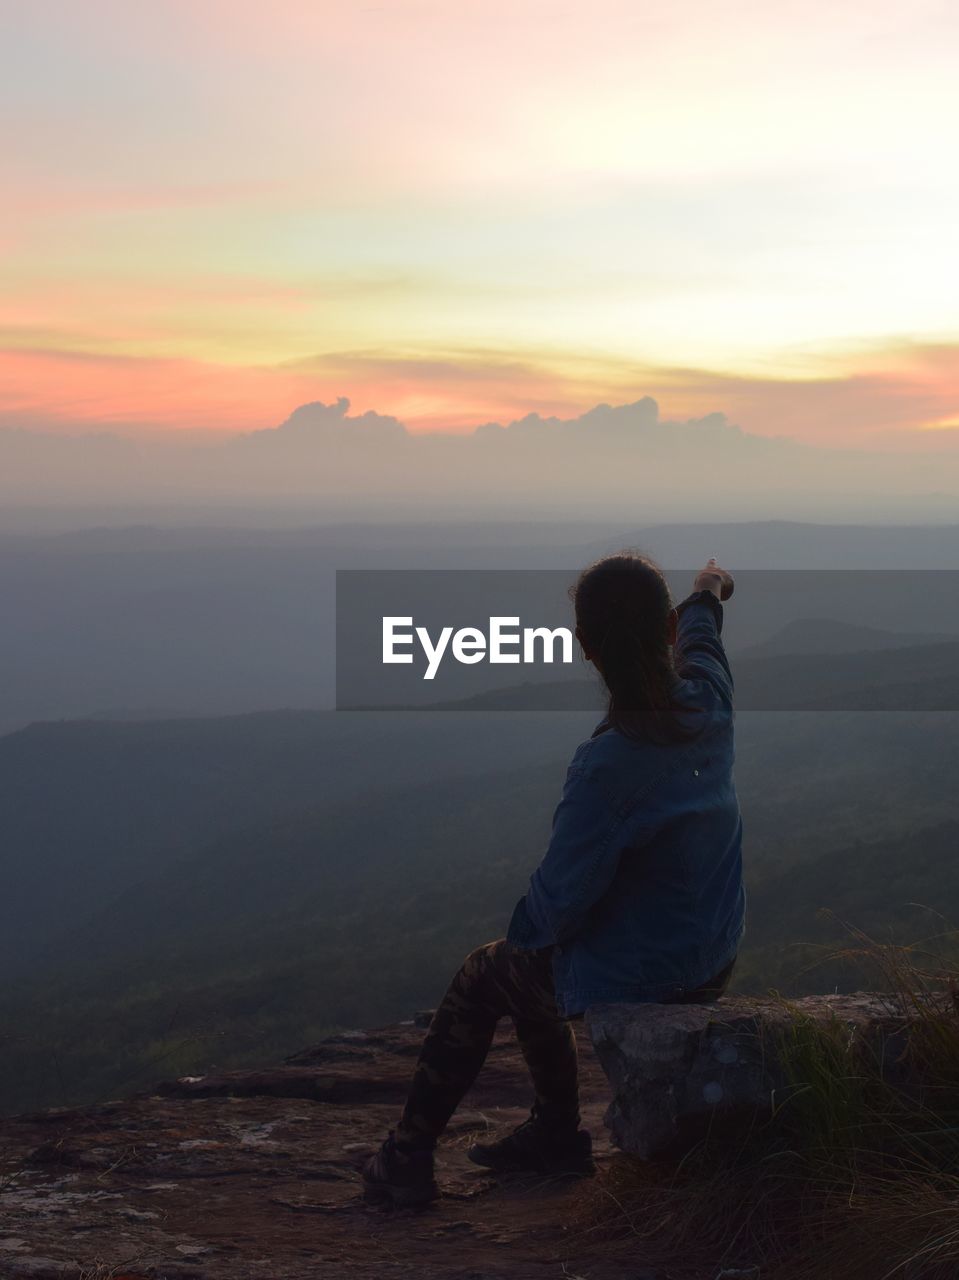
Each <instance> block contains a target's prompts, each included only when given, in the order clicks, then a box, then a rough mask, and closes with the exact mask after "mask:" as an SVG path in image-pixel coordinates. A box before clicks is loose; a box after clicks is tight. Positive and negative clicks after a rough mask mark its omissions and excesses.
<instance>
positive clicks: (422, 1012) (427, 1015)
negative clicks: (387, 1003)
mask: <svg viewBox="0 0 959 1280" xmlns="http://www.w3.org/2000/svg"><path fill="white" fill-rule="evenodd" d="M435 1012H436V1010H435V1009H418V1010H417V1012H416V1013H414V1014H413V1026H414V1027H421V1028H423V1027H428V1026H429V1025H430V1023H431V1022H432V1021H433V1014H434V1013H435Z"/></svg>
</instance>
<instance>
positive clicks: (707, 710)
mask: <svg viewBox="0 0 959 1280" xmlns="http://www.w3.org/2000/svg"><path fill="white" fill-rule="evenodd" d="M732 589H733V583H732V578H731V576H730V575H729V574H728V573H727V572H726V571H725V570H723V569H720V568H719V567H718V565H717V564H716V562H715V560H710V562H709V564H708V565H707V567H706V568H705V569H704V570H703V571H702V572H701V573H699V574H698V575H697V577H696V579H695V582H694V584H693V593H692V594H691V595H690V596H688V597H687V599H685V600H684V601H682V603H681V604H679V605H678V606H677V607H673V604H672V601H671V599H670V593H669V587H668V585H667V583H666V579H665V577H664V576H663V574H662V572H661V571H660V570H659V569H658V568H657V567H656V566H655V565H654V564H652V563H651V562H650V561H649V560H648V559H646V558H645V557H643V556H640V555H636V554H632V553H623V554H620V555H614V556H609V557H607V558H606V559H603V560H600V561H598V562H597V563H596V564H594V565H592V566H591V567H590V568H588V569H586V570H584V571H583V573H582V574H581V575H580V577H579V580H578V582H577V583H576V586H575V588H574V589H573V593H572V594H573V602H574V607H575V614H576V637H577V639H578V641H579V643H580V645H581V646H582V650H583V655H584V657H585V658H586V659H587V660H589V661H590V662H592V663H593V665H594V666H595V667H596V670H597V671H598V672H599V674H600V676H601V677H602V679H603V681H604V683H605V686H606V689H607V691H608V694H609V702H608V708H607V712H606V715H605V717H604V719H603V720H602V721H601V722H600V724H599V725H598V726H597V727H596V729H595V730H594V732H593V734H592V736H591V737H590V738H589V739H588V740H587V741H586V742H583V743H581V744H580V746H579V747H577V749H576V752H575V754H574V755H573V759H572V762H571V764H570V766H569V770H568V773H567V775H566V783H565V786H564V788H563V793H562V799H561V800H560V802H559V805H558V807H557V809H556V812H555V815H554V818H553V829H552V836H551V838H550V842H549V846H548V848H547V850H546V853H545V855H544V857H543V859H542V861H541V863H540V865H539V866H538V868H537V869H536V871H535V872H534V873H533V875H532V876H531V878H530V883H529V889H528V890H527V892H526V894H525V896H524V897H523V898H521V899H520V901H519V903H518V904H517V906H516V909H515V911H514V912H513V917H512V919H511V921H510V924H509V928H508V931H507V934H506V937H505V938H504V939H500V940H499V941H498V942H490V943H487V944H486V945H485V946H482V947H479V948H478V949H477V950H476V951H473V952H472V953H471V954H470V955H469V956H467V958H466V960H465V961H464V963H463V966H462V968H461V969H460V970H459V972H458V973H457V974H456V976H455V977H454V978H453V981H452V982H451V984H450V986H449V989H448V991H447V993H446V995H445V996H444V997H443V1001H442V1003H441V1004H440V1006H439V1008H438V1009H437V1010H436V1013H435V1015H434V1016H433V1021H432V1023H431V1025H430V1028H429V1031H428V1033H427V1035H426V1039H425V1041H424V1044H423V1048H422V1051H421V1054H420V1058H419V1061H418V1063H417V1066H416V1070H415V1073H414V1075H413V1080H412V1084H411V1088H410V1093H409V1097H408V1099H407V1102H406V1107H405V1109H404V1111H403V1115H402V1118H401V1120H400V1122H399V1125H398V1126H397V1128H396V1129H395V1130H394V1131H391V1133H390V1136H389V1138H388V1139H387V1140H386V1142H384V1143H383V1146H382V1147H381V1149H380V1150H379V1151H378V1152H377V1154H376V1155H374V1156H373V1157H371V1159H370V1160H369V1161H368V1162H367V1164H366V1167H365V1169H364V1171H363V1178H364V1183H365V1187H366V1195H367V1198H368V1199H371V1200H379V1199H383V1200H391V1201H393V1202H395V1203H397V1204H422V1203H425V1202H427V1201H429V1200H432V1199H434V1198H435V1197H436V1196H437V1195H438V1190H437V1186H436V1181H435V1178H434V1172H433V1149H434V1147H435V1145H436V1140H437V1138H438V1137H439V1136H440V1134H441V1133H442V1132H443V1130H444V1128H445V1126H446V1124H447V1122H448V1121H449V1119H450V1117H451V1116H452V1114H453V1112H454V1111H455V1109H456V1107H457V1106H458V1104H459V1102H460V1100H461V1099H462V1097H463V1095H464V1094H465V1093H466V1092H467V1090H468V1089H469V1088H470V1086H471V1085H472V1083H473V1081H474V1080H475V1079H476V1076H477V1074H478V1073H479V1070H480V1068H481V1066H482V1065H483V1062H484V1060H485V1058H486V1054H487V1052H488V1051H489V1047H490V1044H491V1043H492V1040H493V1034H494V1032H495V1030H496V1024H497V1022H498V1021H499V1019H500V1018H503V1017H511V1018H512V1019H513V1022H514V1025H515V1028H516V1035H517V1038H518V1040H519V1044H520V1047H521V1049H522V1052H523V1056H524V1058H525V1061H526V1064H527V1066H528V1068H529V1072H530V1075H531V1077H532V1081H533V1086H534V1089H535V1098H536V1100H535V1103H534V1105H533V1108H532V1112H531V1114H530V1117H529V1119H528V1120H526V1121H525V1122H524V1123H523V1124H521V1125H520V1126H519V1127H518V1128H517V1129H516V1130H514V1131H513V1132H512V1133H511V1134H509V1135H508V1136H507V1137H505V1138H503V1139H501V1140H500V1141H499V1142H494V1143H490V1144H477V1145H475V1146H473V1147H472V1148H471V1149H470V1152H469V1155H470V1158H471V1159H472V1160H473V1161H475V1162H476V1163H477V1164H480V1165H484V1166H486V1167H487V1168H490V1169H493V1170H495V1171H498V1172H505V1171H523V1170H529V1171H533V1172H537V1173H541V1174H589V1173H591V1172H593V1171H594V1168H595V1166H594V1165H593V1159H592V1144H591V1140H590V1136H589V1133H588V1132H586V1131H585V1130H582V1129H580V1127H579V1124H580V1115H579V1097H578V1088H577V1072H576V1041H575V1038H574V1035H573V1031H572V1028H571V1027H570V1020H571V1019H574V1018H580V1017H582V1015H583V1012H584V1011H585V1010H586V1008H587V1007H588V1006H590V1005H596V1004H603V1003H612V1002H621V1001H647V1002H648V1001H652V1002H673V1001H686V1002H702V1001H711V1000H715V999H717V998H718V997H719V996H720V995H721V994H722V993H723V991H724V990H725V987H726V984H727V982H728V980H729V977H730V974H731V972H732V968H733V964H734V962H735V958H736V951H737V948H738V946H739V941H740V938H741V936H742V933H743V926H744V911H745V898H744V893H743V886H742V861H741V837H742V822H741V819H740V813H739V803H738V800H737V797H736V791H735V787H734V784H733V681H732V676H731V674H730V670H729V663H728V662H727V659H726V654H725V650H724V648H723V644H722V640H721V639H720V633H721V631H722V622H723V606H722V604H721V601H722V600H724V599H728V598H729V596H730V595H731V594H732Z"/></svg>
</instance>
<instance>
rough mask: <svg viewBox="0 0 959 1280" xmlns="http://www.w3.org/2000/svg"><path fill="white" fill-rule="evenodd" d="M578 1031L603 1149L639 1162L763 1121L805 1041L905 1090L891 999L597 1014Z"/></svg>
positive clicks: (905, 1027) (631, 1007)
mask: <svg viewBox="0 0 959 1280" xmlns="http://www.w3.org/2000/svg"><path fill="white" fill-rule="evenodd" d="M586 1021H587V1026H588V1028H589V1031H590V1035H591V1038H592V1041H593V1045H594V1047H595V1049H596V1052H597V1055H598V1057H599V1059H600V1062H601V1063H602V1065H603V1068H604V1069H605V1071H606V1075H607V1076H608V1078H609V1082H610V1085H611V1086H612V1090H613V1100H612V1103H611V1104H610V1107H609V1110H608V1111H607V1113H606V1117H605V1119H606V1123H607V1125H608V1126H609V1128H610V1131H611V1133H612V1137H613V1142H614V1143H615V1145H616V1146H617V1147H619V1148H621V1149H622V1150H623V1151H627V1152H629V1153H631V1154H632V1155H636V1156H640V1157H641V1158H642V1159H653V1158H658V1157H664V1156H666V1157H668V1156H671V1155H676V1156H678V1155H680V1154H682V1152H683V1151H685V1150H687V1149H688V1148H689V1146H690V1145H691V1144H692V1143H695V1142H697V1141H699V1140H700V1139H701V1138H703V1137H705V1136H706V1134H707V1133H710V1134H713V1135H716V1136H718V1135H720V1134H721V1133H723V1132H724V1131H725V1132H729V1133H735V1132H737V1131H742V1130H743V1129H744V1128H745V1127H746V1126H748V1125H750V1124H752V1123H753V1122H754V1121H755V1120H756V1119H757V1118H761V1117H763V1116H766V1115H770V1114H771V1113H772V1111H773V1108H774V1105H775V1104H776V1102H777V1100H778V1101H779V1102H784V1101H786V1100H787V1099H788V1097H789V1095H790V1092H791V1091H792V1090H793V1089H794V1088H801V1087H803V1081H802V1080H800V1079H796V1078H794V1076H795V1070H796V1069H797V1063H798V1061H799V1059H798V1058H797V1048H798V1049H799V1050H800V1051H801V1050H802V1046H803V1044H804V1043H805V1044H806V1045H807V1046H808V1044H809V1040H810V1037H811V1036H813V1035H817V1036H820V1037H821V1036H827V1037H830V1039H831V1041H832V1043H833V1044H834V1045H835V1046H836V1048H837V1050H838V1054H839V1056H840V1060H843V1061H848V1062H849V1063H850V1064H851V1065H850V1069H853V1066H854V1064H856V1062H857V1061H858V1062H859V1063H860V1064H862V1063H863V1062H864V1061H865V1058H866V1056H867V1055H871V1056H872V1058H873V1060H874V1061H877V1060H881V1062H882V1064H883V1067H882V1072H883V1076H884V1078H885V1079H886V1081H887V1083H889V1084H896V1083H897V1082H898V1083H900V1084H906V1083H908V1079H907V1074H908V1072H907V1067H906V1061H907V1060H906V1055H905V1054H904V1052H903V1051H904V1049H905V1047H906V1042H907V1039H908V1036H909V1027H910V1019H909V1018H908V1017H907V1016H905V1015H904V1014H903V1012H902V1011H901V1009H899V1008H898V1007H896V1002H895V1001H894V1000H893V999H892V998H891V997H884V996H878V995H869V994H866V993H863V992H859V993H856V994H852V995H832V996H807V997H804V998H803V999H801V1000H795V1001H791V1002H788V1003H787V1002H785V1001H782V1000H775V999H752V998H746V997H736V996H732V997H727V998H725V999H723V1000H720V1001H719V1002H718V1003H717V1004H714V1005H669V1004H647V1005H637V1004H618V1005H617V1004H612V1005H598V1006H595V1007H594V1008H592V1009H590V1010H589V1011H588V1014H587V1019H586Z"/></svg>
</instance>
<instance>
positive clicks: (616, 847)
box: [506, 744, 629, 951]
mask: <svg viewBox="0 0 959 1280" xmlns="http://www.w3.org/2000/svg"><path fill="white" fill-rule="evenodd" d="M589 745H590V744H584V746H583V747H580V749H579V752H577V755H576V756H574V757H573V763H572V765H571V766H570V769H569V772H568V774H567V778H566V785H565V786H564V788H563V796H562V799H561V800H560V802H559V804H558V805H557V807H556V811H555V813H554V815H553V830H552V835H551V836H550V841H549V846H548V848H547V850H546V853H545V854H544V855H543V859H542V861H541V862H540V864H539V866H538V867H537V868H536V870H535V871H534V872H533V874H532V876H531V877H530V882H529V889H528V890H527V892H526V895H525V896H524V897H523V898H521V899H520V900H519V902H518V903H517V904H516V909H515V911H514V912H513V916H512V919H511V920H510V924H509V929H508V931H507V934H506V941H507V942H508V943H510V944H511V945H513V946H516V947H519V948H520V949H522V950H526V951H538V950H540V949H541V948H543V947H549V946H554V945H556V944H557V943H562V942H565V941H566V940H567V939H569V938H571V937H572V936H573V935H574V934H576V933H577V932H578V931H579V930H580V929H581V928H582V925H583V922H584V920H585V918H586V915H587V913H588V912H589V909H590V908H591V907H592V906H593V905H594V904H595V903H596V902H598V901H599V899H600V898H601V897H602V896H603V894H605V893H606V892H607V890H608V889H609V887H610V885H611V884H612V882H613V878H614V876H615V874H616V869H617V866H618V865H619V859H620V855H621V854H622V852H623V850H624V849H625V848H626V847H627V844H628V843H629V839H628V832H627V827H628V824H627V822H626V821H625V816H624V815H623V814H622V813H616V812H615V811H614V810H613V808H612V806H611V804H610V802H609V799H608V797H607V795H606V791H605V789H604V787H603V785H602V780H601V778H600V777H599V775H598V773H597V771H596V770H594V769H590V768H589V767H588V766H586V765H585V764H584V763H578V762H577V759H578V756H579V753H580V752H582V753H583V754H584V757H587V756H588V748H589Z"/></svg>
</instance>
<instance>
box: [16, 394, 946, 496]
mask: <svg viewBox="0 0 959 1280" xmlns="http://www.w3.org/2000/svg"><path fill="white" fill-rule="evenodd" d="M0 501H3V502H4V503H5V504H7V505H8V506H14V507H23V506H28V505H32V506H41V507H45V506H49V507H57V506H63V505H69V506H72V507H90V506H94V507H95V506H102V507H104V508H106V507H119V506H122V507H125V508H130V507H137V506H142V507H144V508H149V507H157V506H166V507H174V506H179V507H181V508H191V509H196V508H200V507H212V508H223V507H237V506H239V507H242V506H244V505H247V506H249V505H258V506H261V507H262V506H269V505H271V504H273V505H275V506H277V507H278V508H283V507H287V508H289V507H292V506H296V507H297V509H298V510H300V511H301V512H303V513H304V514H305V515H307V516H309V517H312V518H315V519H320V520H321V519H327V518H329V519H343V518H347V517H354V518H358V519H369V518H374V517H375V516H376V515H377V514H378V513H382V514H384V515H389V516H390V517H393V516H395V515H397V514H399V513H407V514H409V515H411V516H415V517H417V518H421V517H422V518H428V517H430V516H431V515H436V516H442V517H444V518H447V517H448V516H449V515H450V514H455V513H456V512H458V511H469V513H470V514H471V515H473V516H475V515H477V514H479V515H483V514H485V515H489V516H491V517H495V516H496V515H497V514H499V513H504V512H509V513H510V514H511V515H512V516H514V517H515V516H517V515H526V516H529V517H530V518H535V517H537V516H541V515H542V516H544V515H549V516H550V517H556V516H557V515H562V514H564V513H568V514H569V515H570V516H571V517H574V518H583V517H586V516H589V517H592V518H595V517H600V516H602V517H603V518H605V517H606V516H615V517H616V518H619V517H620V516H625V515H627V514H629V515H632V516H637V515H643V516H647V517H650V518H656V519H659V520H662V519H665V518H669V517H670V516H671V515H675V518H677V519H683V520H689V519H694V518H696V516H697V514H701V515H702V517H703V518H709V519H712V518H716V516H717V515H721V514H725V515H728V516H729V517H730V518H733V517H735V518H759V517H762V518H768V517H770V516H776V515H784V516H789V517H790V518H797V519H816V518H819V517H822V518H829V519H837V518H842V517H843V516H844V515H847V514H848V516H849V518H850V519H861V518H862V517H863V516H864V515H865V514H869V513H871V514H872V515H873V516H874V517H875V519H876V520H877V521H881V520H882V519H883V518H887V517H890V516H892V517H895V518H900V517H901V518H909V519H922V518H928V519H931V520H936V521H938V520H943V519H949V520H951V519H955V518H956V517H957V515H959V457H957V454H956V453H955V452H951V451H942V452H941V453H932V452H922V453H920V452H916V453H913V454H907V453H902V452H900V453H895V454H892V453H890V454H882V453H878V452H870V453H864V451H862V450H846V451H842V450H835V449H825V448H821V447H817V446H814V445H808V444H802V443H799V442H797V441H794V440H790V439H787V438H775V437H768V436H758V435H753V434H750V433H748V432H746V431H743V430H742V429H741V428H739V427H738V426H736V425H735V424H734V423H732V422H730V421H729V420H728V419H727V418H726V416H725V415H724V414H722V413H708V414H706V415H704V416H702V417H698V418H691V419H687V420H685V421H669V420H664V419H663V418H662V417H661V415H660V412H659V407H658V405H657V403H656V401H655V400H654V399H653V398H652V397H650V396H644V397H642V398H640V399H638V400H635V401H633V402H632V403H628V404H620V405H610V404H598V405H596V406H595V407H594V408H592V409H590V410H588V411H587V412H586V413H583V414H580V415H579V416H577V417H570V418H560V417H556V416H542V415H541V414H539V413H536V412H531V413H528V414H526V415H525V416H524V417H522V418H518V419H515V420H513V421H511V422H508V423H506V424H501V423H498V422H488V423H484V424H482V425H481V426H479V427H477V428H476V429H475V430H474V431H472V432H471V433H469V434H459V435H454V434H438V433H437V434H423V433H419V434H417V433H413V432H410V431H409V430H408V429H407V427H406V426H405V425H404V423H403V422H401V421H400V420H399V419H398V418H395V417H392V416H390V415H385V414H380V413H376V412H374V411H368V412H365V413H361V414H355V415H354V414H351V413H350V401H349V400H348V399H347V398H346V397H340V398H338V399H337V400H336V401H335V402H333V403H329V404H327V403H324V402H322V401H315V402H312V403H308V404H303V405H300V406H299V407H298V408H297V409H295V410H294V411H293V412H292V413H291V414H290V416H289V417H288V418H287V419H286V420H285V421H284V422H282V423H280V424H279V425H278V426H276V427H272V428H267V429H263V430H256V431H251V432H246V433H242V434H238V435H232V436H224V437H190V436H182V437H178V436H176V435H170V436H167V437H165V438H162V439H152V440H149V439H143V438H140V439H133V438H129V437H122V436H116V435H111V434H107V433H101V434H95V435H87V436H72V437H65V436H58V435H53V434H47V433H43V432H37V431H25V430H15V429H6V430H2V431H0Z"/></svg>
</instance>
